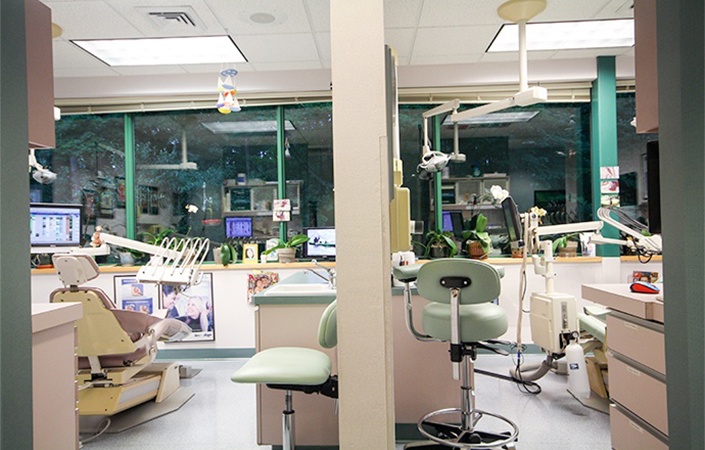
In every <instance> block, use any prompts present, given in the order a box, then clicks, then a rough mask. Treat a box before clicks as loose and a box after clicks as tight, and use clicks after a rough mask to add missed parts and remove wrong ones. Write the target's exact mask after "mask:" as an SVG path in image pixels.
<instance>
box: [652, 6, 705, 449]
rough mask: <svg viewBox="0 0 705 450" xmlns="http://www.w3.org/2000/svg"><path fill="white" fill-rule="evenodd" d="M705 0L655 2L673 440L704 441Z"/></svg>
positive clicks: (678, 444) (673, 444) (686, 444)
mask: <svg viewBox="0 0 705 450" xmlns="http://www.w3.org/2000/svg"><path fill="white" fill-rule="evenodd" d="M704 17H705V5H703V2H701V1H698V2H695V1H690V0H672V1H656V22H657V23H658V33H656V36H657V46H658V50H657V53H658V105H659V106H658V108H659V113H658V117H659V173H660V179H661V229H662V233H661V236H662V238H663V275H664V284H665V285H666V286H667V287H666V288H665V289H664V302H663V304H664V315H665V319H666V320H665V329H666V378H667V399H668V436H669V437H668V439H669V447H670V448H672V449H678V450H681V449H684V450H700V449H702V448H703V442H705V426H704V425H705V358H704V356H705V351H704V350H703V349H704V348H705V331H704V330H705V301H703V299H705V284H704V283H703V279H704V278H705V251H704V249H705V126H704V125H705V101H704V99H705V35H704V34H703V18H704Z"/></svg>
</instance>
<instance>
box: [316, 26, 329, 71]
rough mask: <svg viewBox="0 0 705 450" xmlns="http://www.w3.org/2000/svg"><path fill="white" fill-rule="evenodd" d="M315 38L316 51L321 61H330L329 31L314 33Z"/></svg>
mask: <svg viewBox="0 0 705 450" xmlns="http://www.w3.org/2000/svg"><path fill="white" fill-rule="evenodd" d="M315 39H316V47H317V48H318V53H319V54H320V55H321V62H323V63H324V64H325V63H326V62H327V63H330V33H316V34H315ZM328 67H330V64H328Z"/></svg>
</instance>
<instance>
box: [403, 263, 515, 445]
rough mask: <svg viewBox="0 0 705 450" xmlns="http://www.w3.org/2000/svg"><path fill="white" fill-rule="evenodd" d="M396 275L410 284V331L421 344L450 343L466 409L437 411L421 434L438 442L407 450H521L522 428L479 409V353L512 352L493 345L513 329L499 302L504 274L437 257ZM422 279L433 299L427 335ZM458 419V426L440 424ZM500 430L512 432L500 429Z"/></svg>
mask: <svg viewBox="0 0 705 450" xmlns="http://www.w3.org/2000/svg"><path fill="white" fill-rule="evenodd" d="M394 277H395V278H396V279H398V280H400V281H402V282H403V283H404V285H405V288H404V296H405V301H406V310H407V316H406V321H407V327H408V328H409V331H410V332H411V334H412V335H414V337H415V338H416V339H418V340H421V341H443V342H450V359H451V362H452V365H453V378H454V379H456V380H457V379H459V378H460V376H461V375H462V385H461V405H462V407H461V408H447V409H441V410H438V411H433V412H430V413H428V414H426V415H425V416H423V417H422V418H421V419H420V420H419V422H418V429H419V432H420V433H421V434H422V435H423V436H424V437H426V438H427V439H430V440H431V441H432V442H428V441H427V442H423V443H410V444H407V445H406V446H405V447H404V448H407V449H412V448H413V449H441V448H447V447H450V448H455V449H460V448H462V449H470V448H471V449H487V448H499V447H502V448H515V446H514V443H515V442H516V440H517V436H518V435H519V429H518V428H517V426H516V425H515V424H514V423H513V422H512V421H511V420H509V419H507V418H505V417H503V416H500V415H497V414H493V413H490V412H487V411H482V410H479V409H477V408H475V390H474V385H475V379H474V375H475V371H474V360H475V358H476V357H477V351H478V349H487V350H491V351H495V352H497V353H500V354H506V352H503V351H502V350H501V349H499V348H496V347H492V344H493V343H494V344H496V343H499V342H498V341H493V340H494V339H497V338H499V337H500V336H502V335H503V334H504V333H505V332H506V331H507V314H506V313H505V312H504V310H503V309H502V308H501V307H500V306H499V305H496V304H494V303H493V301H494V300H495V299H497V298H498V297H499V293H500V274H499V272H498V271H497V269H495V268H494V267H492V266H491V265H489V264H486V263H483V262H479V261H474V260H469V259H455V258H453V259H437V260H433V261H430V262H427V263H425V264H423V265H420V264H419V265H412V266H401V267H395V268H394ZM413 281H416V286H417V289H418V293H419V295H420V296H422V297H424V298H426V299H427V300H429V301H430V303H428V304H427V305H426V306H425V307H424V309H423V312H422V326H423V331H424V333H425V334H424V333H420V332H419V331H417V330H416V328H415V327H414V324H413V317H412V305H411V288H410V284H411V283H412V282H413ZM440 416H446V417H448V416H452V417H453V418H455V419H458V420H454V421H452V422H442V421H437V420H435V419H438V418H439V417H440ZM484 416H490V417H493V418H494V419H492V420H491V422H492V425H494V427H493V430H492V431H481V430H480V429H479V428H478V427H477V425H478V422H479V421H480V419H481V418H483V417H484ZM494 428H500V429H502V430H504V429H507V430H508V431H496V430H495V429H494Z"/></svg>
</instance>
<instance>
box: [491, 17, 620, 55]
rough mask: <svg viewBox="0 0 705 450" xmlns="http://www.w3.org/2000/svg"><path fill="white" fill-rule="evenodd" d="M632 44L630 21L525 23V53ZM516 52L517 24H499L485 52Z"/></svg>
mask: <svg viewBox="0 0 705 450" xmlns="http://www.w3.org/2000/svg"><path fill="white" fill-rule="evenodd" d="M632 45H634V19H614V20H589V21H581V22H537V23H527V24H526V48H527V50H529V51H532V50H533V51H535V50H576V49H585V48H613V47H631V46H632ZM518 50H519V31H518V30H517V25H516V24H505V25H502V28H501V29H500V30H499V33H497V36H495V38H494V40H493V41H492V43H491V44H490V46H489V48H488V49H487V52H488V53H490V52H516V51H518Z"/></svg>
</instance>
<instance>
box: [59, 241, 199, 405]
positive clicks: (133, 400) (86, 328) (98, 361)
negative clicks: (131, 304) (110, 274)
mask: <svg viewBox="0 0 705 450" xmlns="http://www.w3.org/2000/svg"><path fill="white" fill-rule="evenodd" d="M52 259H53V262H54V267H56V271H57V273H58V275H59V279H61V282H62V283H63V285H64V286H65V287H64V288H60V289H56V290H55V291H54V292H52V293H51V297H50V301H51V302H52V303H65V302H80V303H81V304H82V305H83V317H82V318H81V319H80V320H78V322H77V323H76V327H77V332H78V336H77V337H78V347H77V348H78V351H77V354H78V375H77V377H76V380H77V382H78V389H79V391H78V411H79V414H80V415H82V416H87V415H101V416H111V415H113V414H116V413H119V412H121V411H124V410H126V409H128V408H131V407H133V406H136V405H139V404H141V403H144V402H146V401H149V400H152V399H154V400H155V402H157V403H160V402H162V401H163V400H165V399H166V398H167V397H169V396H170V395H171V394H173V393H174V392H176V390H178V389H179V387H180V383H179V366H178V364H177V363H155V362H153V361H154V359H155V357H156V355H157V341H158V340H160V339H168V340H172V341H173V340H180V339H182V338H183V337H185V336H186V335H188V334H189V333H190V329H189V327H188V326H187V325H186V324H184V323H183V322H181V321H178V320H175V319H160V318H158V317H154V316H151V315H149V314H145V313H142V312H137V311H127V310H122V309H118V308H116V307H115V305H114V304H113V302H112V301H111V300H110V299H109V298H108V296H107V295H106V294H105V293H104V292H103V291H102V290H100V289H98V288H94V287H80V286H81V285H82V284H84V283H86V282H87V281H90V280H92V279H94V278H96V277H97V276H98V274H99V273H100V270H99V269H98V265H97V264H96V263H95V261H94V260H93V258H92V257H90V256H88V255H80V254H68V255H64V254H57V255H54V257H53V258H52Z"/></svg>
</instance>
